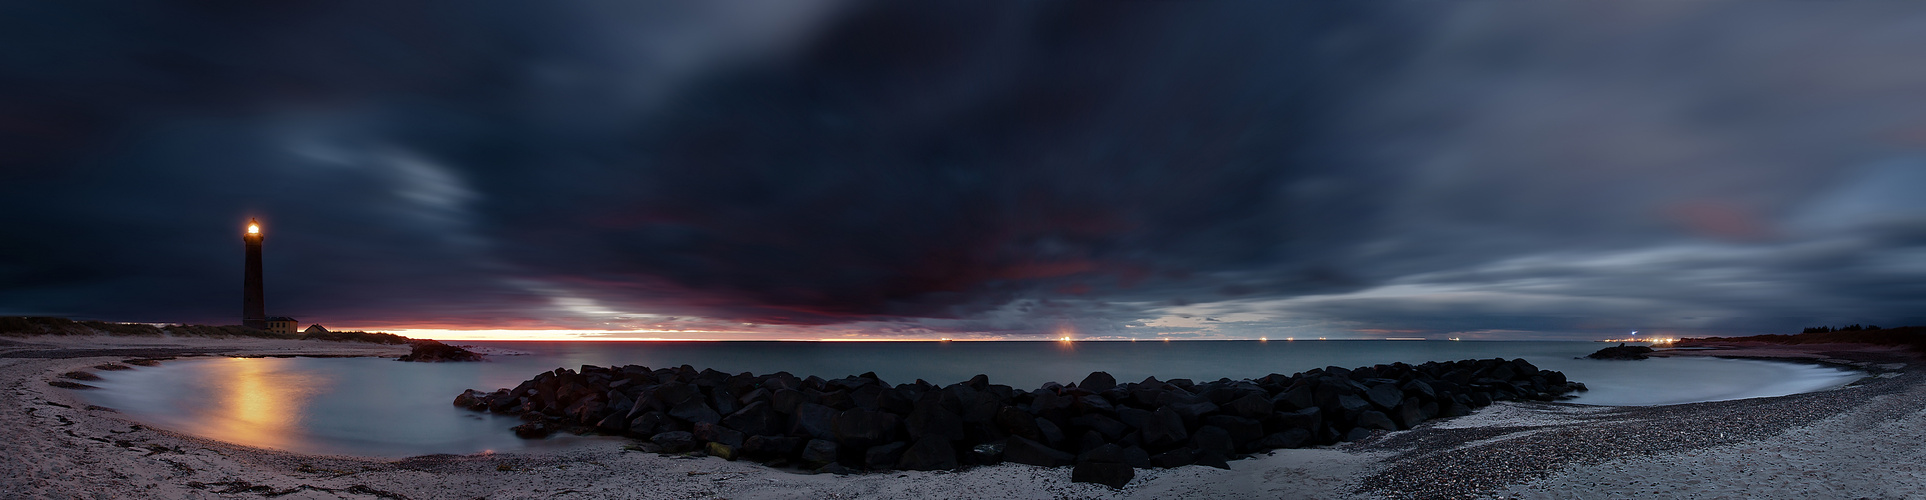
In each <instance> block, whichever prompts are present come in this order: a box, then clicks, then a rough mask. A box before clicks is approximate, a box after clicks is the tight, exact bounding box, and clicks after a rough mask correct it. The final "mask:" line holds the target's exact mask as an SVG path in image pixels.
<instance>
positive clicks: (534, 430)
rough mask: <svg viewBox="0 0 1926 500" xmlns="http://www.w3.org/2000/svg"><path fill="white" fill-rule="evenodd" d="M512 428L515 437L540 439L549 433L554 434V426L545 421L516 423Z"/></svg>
mask: <svg viewBox="0 0 1926 500" xmlns="http://www.w3.org/2000/svg"><path fill="white" fill-rule="evenodd" d="M513 430H514V431H515V437H519V438H522V439H541V438H545V437H548V435H549V434H554V433H555V426H553V425H549V423H548V422H546V421H535V422H529V423H526V424H522V425H517V426H515V427H514V429H513Z"/></svg>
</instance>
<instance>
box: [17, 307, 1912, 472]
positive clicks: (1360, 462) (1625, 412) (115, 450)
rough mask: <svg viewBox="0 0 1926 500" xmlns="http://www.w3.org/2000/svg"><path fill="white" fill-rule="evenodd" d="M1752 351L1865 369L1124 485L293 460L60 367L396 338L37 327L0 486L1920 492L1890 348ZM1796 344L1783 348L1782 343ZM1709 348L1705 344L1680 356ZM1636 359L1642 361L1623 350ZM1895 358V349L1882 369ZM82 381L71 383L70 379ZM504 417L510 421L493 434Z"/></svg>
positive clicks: (693, 462) (607, 454)
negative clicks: (1691, 400)
mask: <svg viewBox="0 0 1926 500" xmlns="http://www.w3.org/2000/svg"><path fill="white" fill-rule="evenodd" d="M1792 347H1796V348H1798V349H1793V351H1799V352H1800V353H1803V354H1800V355H1787V354H1788V352H1789V351H1787V350H1785V349H1772V350H1758V351H1751V350H1748V349H1746V348H1744V346H1738V347H1737V348H1734V349H1726V350H1724V352H1721V353H1719V354H1718V355H1724V356H1740V355H1745V354H1746V353H1748V352H1753V353H1763V354H1767V356H1766V357H1776V358H1806V359H1834V360H1839V361H1844V362H1846V363H1849V364H1850V363H1864V365H1863V366H1858V367H1859V368H1861V369H1865V370H1869V377H1868V378H1866V379H1864V380H1862V381H1861V382H1858V383H1855V384H1853V385H1851V386H1848V387H1846V388H1842V389H1838V390H1832V391H1824V392H1818V393H1810V394H1796V395H1791V396H1782V397H1775V398H1759V399H1749V400H1738V401H1723V402H1712V403H1695V404H1686V405H1672V406H1660V407H1636V408H1608V407H1590V406H1581V405H1570V404H1559V403H1501V404H1498V405H1494V406H1491V407H1488V408H1485V409H1481V410H1479V411H1478V412H1477V413H1475V414H1473V415H1472V416H1469V417H1462V418H1458V419H1449V420H1441V421H1433V422H1428V423H1426V424H1424V425H1421V426H1420V427H1419V428H1417V429H1413V430H1410V431H1404V432H1397V433H1389V434H1383V435H1380V436H1377V437H1373V438H1371V439H1369V440H1366V441H1362V442H1359V443H1351V444H1345V445H1340V446H1336V447H1329V448H1320V449H1303V450H1280V451H1278V452H1276V453H1274V454H1272V455H1269V456H1258V457H1255V458H1252V459H1246V460H1237V461H1233V462H1231V470H1228V471H1227V470H1220V469H1213V468H1208V467H1201V466H1187V467H1183V468H1178V469H1168V470H1157V469H1148V470H1139V471H1138V473H1137V478H1136V479H1135V480H1133V481H1132V482H1131V483H1130V484H1129V485H1127V486H1126V487H1125V488H1123V489H1121V490H1113V489H1110V488H1108V487H1105V486H1099V485H1092V484H1079V483H1071V482H1070V481H1069V475H1070V474H1069V469H1068V468H1062V469H1045V468H1039V467H1031V466H1026V465H1014V464H1006V465H999V466H993V467H977V468H971V469H966V470H961V471H954V472H901V471H892V472H887V473H877V474H857V475H850V476H835V475H804V474H796V473H790V472H784V471H778V470H773V469H769V468H767V467H763V466H761V465H758V464H755V463H751V462H727V461H724V460H721V459H718V458H686V457H667V456H659V455H656V454H651V453H641V452H635V451H628V450H625V449H623V448H622V446H621V441H619V440H611V442H610V443H608V444H607V445H606V446H590V447H584V448H578V449H569V450H565V451H552V452H551V451H543V452H530V453H500V454H478V455H431V456H422V457H413V458H407V459H401V460H383V459H366V458H354V457H324V456H310V455H298V454H292V453H284V452H278V451H273V450H263V449H256V448H249V447H244V446H238V445H232V444H227V443H221V442H215V441H210V440H205V439H200V438H195V437H193V436H186V435H181V434H176V433H172V432H168V431H165V430H160V429H152V428H148V427H145V426H142V425H140V424H138V423H136V422H132V421H129V420H126V419H124V418H122V417H121V416H120V415H119V414H117V413H115V412H113V411H112V410H111V409H106V408H99V407H89V406H88V405H87V404H86V403H85V402H83V401H81V399H80V398H79V397H77V395H76V394H75V390H70V389H61V388H56V387H53V386H50V385H48V382H51V381H57V380H65V379H62V378H60V377H59V375H60V374H62V373H66V372H69V371H74V370H90V371H91V367H92V366H94V365H99V364H102V363H107V362H119V361H123V360H126V359H132V358H138V357H158V356H187V355H195V354H208V355H223V356H235V355H242V356H254V355H283V356H284V355H329V356H341V355H382V356H398V355H400V354H402V352H403V351H404V350H405V348H402V347H396V346H376V345H370V344H352V343H334V342H308V341H268V340H258V339H233V340H226V339H197V338H188V339H181V338H125V337H34V338H28V339H12V340H9V341H5V342H4V343H0V426H3V427H4V428H6V429H8V430H9V432H7V433H5V435H3V436H0V463H4V464H6V466H5V467H4V468H0V491H7V492H9V496H19V497H25V498H130V497H142V498H413V499H422V498H737V499H740V498H906V499H907V498H1239V497H1264V498H1387V497H1388V498H1479V497H1491V496H1504V497H1522V498H1624V497H1631V496H1637V497H1658V498H1675V497H1676V498H1687V497H1694V498H1721V497H1730V498H1836V497H1849V498H1859V497H1872V498H1887V497H1892V498H1903V497H1920V496H1922V495H1926V479H1922V478H1926V470H1922V467H1926V465H1922V464H1926V384H1920V383H1919V381H1920V379H1921V377H1922V375H1921V374H1916V373H1914V370H1913V369H1914V368H1916V367H1917V366H1918V365H1917V360H1916V359H1915V358H1913V357H1911V356H1910V355H1909V354H1907V353H1905V352H1903V351H1891V350H1878V349H1873V350H1864V349H1858V350H1854V349H1843V348H1839V346H1833V347H1831V348H1823V349H1815V348H1812V347H1813V346H1792ZM1795 354H1796V353H1795ZM1689 355H1702V354H1689ZM1628 363H1637V362H1635V361H1634V362H1628ZM1895 363H1897V365H1895ZM83 383H84V382H83ZM504 432H507V431H506V430H504Z"/></svg>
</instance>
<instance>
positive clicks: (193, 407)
mask: <svg viewBox="0 0 1926 500" xmlns="http://www.w3.org/2000/svg"><path fill="white" fill-rule="evenodd" d="M451 343H452V344H456V345H463V346H469V347H472V348H475V349H477V350H479V351H483V352H490V353H495V354H491V355H490V356H489V360H488V361H486V362H479V363H403V362H398V361H395V360H392V359H384V358H300V357H296V358H227V357H204V358H183V359H179V360H174V361H167V362H164V363H162V364H161V365H160V366H156V367H137V368H136V369H133V370H124V371H102V372H99V375H100V376H101V377H102V380H100V381H98V382H91V383H90V384H92V385H96V386H98V387H99V388H100V389H99V390H95V391H83V392H81V394H84V397H86V398H88V400H89V402H91V403H92V404H95V405H99V406H104V407H108V408H113V409H115V410H117V411H119V412H121V413H122V414H123V415H124V416H126V417H129V418H131V419H133V420H136V421H139V422H142V423H144V424H146V425H149V426H152V427H156V428H161V429H168V430H172V431H176V432H182V433H187V434H191V435H197V436H201V437H206V438H211V439H216V440H220V441H226V442H231V443H238V444H243V445H248V446H254V447H260V448H271V449H279V450H284V451H291V452H296V453H304V454H316V455H342V456H358V457H384V458H399V457H408V456H418V455H429V454H473V453H492V452H508V451H523V450H534V449H552V448H568V447H579V446H613V445H614V444H613V443H619V442H622V441H623V440H622V439H621V438H614V437H585V436H566V435H565V436H557V437H552V438H549V439H542V440H523V439H519V438H516V437H515V436H514V434H513V433H512V432H510V431H509V428H510V427H513V426H515V425H517V424H519V423H520V421H518V420H516V419H515V418H513V417H506V416H498V415H491V414H484V413H477V412H472V411H468V410H465V409H462V408H458V407H455V406H454V405H453V404H452V402H453V401H454V398H455V396H456V395H458V394H460V393H461V392H462V391H463V390H466V389H481V390H485V391H493V390H495V389H498V388H505V387H514V386H515V385H517V384H519V383H521V381H523V380H526V379H528V378H531V377H533V376H535V374H537V373H540V372H543V371H550V370H554V369H556V368H569V369H577V370H579V369H580V367H581V366H583V365H600V366H620V365H630V364H637V365H643V366H648V367H650V368H663V367H675V366H681V365H685V364H686V365H690V366H692V367H695V368H696V369H698V370H700V369H703V368H714V369H716V370H720V371H724V372H729V373H741V372H752V373H757V374H764V373H773V372H777V371H787V372H789V373H791V374H795V375H797V376H802V377H807V376H810V375H816V376H820V377H823V378H838V377H843V376H848V375H857V374H861V373H864V372H875V373H876V375H877V376H878V377H880V378H881V379H882V380H883V381H885V382H888V383H890V384H901V383H910V382H914V381H916V380H918V379H922V380H926V381H929V382H931V383H934V384H938V385H947V384H950V383H955V382H961V381H964V380H967V379H969V378H970V377H972V376H974V375H977V374H985V375H988V376H989V378H990V382H991V383H998V384H1007V385H1010V386H1014V387H1017V388H1018V389H1025V390H1027V389H1034V388H1036V387H1038V386H1040V385H1042V384H1043V383H1045V382H1051V381H1055V382H1060V383H1070V382H1076V381H1080V380H1082V379H1083V378H1084V376H1086V375H1088V374H1089V373H1090V372H1093V371H1105V372H1108V373H1110V374H1111V375H1112V376H1115V377H1116V379H1117V380H1118V381H1120V382H1134V381H1139V380H1143V379H1144V378H1145V377H1150V376H1155V377H1157V378H1158V379H1160V380H1170V379H1175V378H1188V379H1192V380H1195V381H1200V382H1201V381H1210V380H1217V379H1219V378H1230V379H1246V378H1257V377H1262V376H1264V375H1268V374H1271V373H1282V374H1287V375H1288V374H1293V373H1298V372H1302V371H1306V370H1310V369H1313V368H1320V367H1325V366H1340V367H1345V368H1352V367H1358V366H1367V365H1375V364H1387V363H1393V362H1404V363H1411V364H1418V363H1423V362H1426V361H1448V360H1460V359H1481V358H1506V359H1513V358H1524V359H1525V360H1527V361H1530V362H1532V363H1533V364H1535V365H1537V366H1538V367H1539V368H1542V369H1549V370H1559V371H1562V372H1565V374H1566V376H1567V377H1568V378H1570V379H1571V380H1574V381H1578V382H1582V383H1584V384H1585V385H1586V386H1588V387H1589V388H1590V391H1587V392H1584V393H1580V394H1581V395H1580V396H1579V397H1578V398H1576V399H1572V400H1569V401H1568V402H1571V403H1578V404H1587V405H1605V406H1638V405H1665V404H1678V403H1690V402H1699V401H1722V400H1731V399H1743V398H1756V397H1768V396H1781V395H1786V394H1795V393H1800V392H1810V391H1819V390H1827V389H1833V388H1837V387H1841V386H1844V385H1846V384H1848V383H1850V382H1852V381H1854V380H1857V379H1858V378H1859V374H1858V373H1856V372H1851V371H1847V370H1840V369H1836V368H1829V367H1823V366H1816V365H1809V364H1798V363H1786V362H1775V361H1759V360H1736V359H1717V358H1696V357H1694V358H1653V359H1649V360H1643V361H1600V360H1590V359H1582V357H1583V356H1584V355H1586V354H1589V353H1591V352H1593V351H1595V350H1598V349H1599V348H1601V347H1605V345H1604V344H1600V343H1597V342H1528V341H1464V342H1452V341H1385V340H1321V341H1305V340H1297V341H1280V340H1270V341H1173V342H1163V341H1138V342H1118V341H1104V342H1096V341H1081V342H1061V341H1058V342H964V341H953V342H661V341H650V342H585V341H559V342H479V341H459V342H451Z"/></svg>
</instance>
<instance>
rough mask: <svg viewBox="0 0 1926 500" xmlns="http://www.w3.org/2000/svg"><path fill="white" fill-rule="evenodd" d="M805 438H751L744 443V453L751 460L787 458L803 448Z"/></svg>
mask: <svg viewBox="0 0 1926 500" xmlns="http://www.w3.org/2000/svg"><path fill="white" fill-rule="evenodd" d="M802 445H803V438H799V437H790V436H749V439H747V440H744V441H743V442H742V452H743V454H745V455H748V456H750V457H751V458H778V457H787V456H790V454H792V453H795V452H796V450H797V449H799V448H802Z"/></svg>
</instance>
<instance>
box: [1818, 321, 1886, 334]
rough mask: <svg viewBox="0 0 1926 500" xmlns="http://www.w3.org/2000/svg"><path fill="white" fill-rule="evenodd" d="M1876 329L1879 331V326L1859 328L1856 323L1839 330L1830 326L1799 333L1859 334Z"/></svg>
mask: <svg viewBox="0 0 1926 500" xmlns="http://www.w3.org/2000/svg"><path fill="white" fill-rule="evenodd" d="M1878 329H1879V325H1867V326H1864V327H1861V326H1859V324H1858V323H1853V324H1850V325H1846V326H1842V327H1839V328H1833V327H1830V326H1808V327H1806V329H1805V331H1802V332H1799V333H1832V332H1859V331H1873V330H1878Z"/></svg>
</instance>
